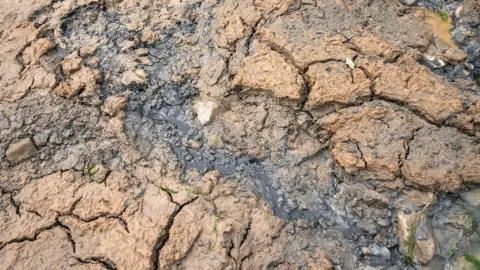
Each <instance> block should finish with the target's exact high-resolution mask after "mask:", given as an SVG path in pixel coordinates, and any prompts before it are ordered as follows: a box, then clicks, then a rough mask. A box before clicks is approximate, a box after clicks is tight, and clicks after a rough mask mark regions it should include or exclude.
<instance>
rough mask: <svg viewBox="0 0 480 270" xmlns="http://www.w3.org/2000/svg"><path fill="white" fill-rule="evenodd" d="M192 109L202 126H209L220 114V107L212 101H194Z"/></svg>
mask: <svg viewBox="0 0 480 270" xmlns="http://www.w3.org/2000/svg"><path fill="white" fill-rule="evenodd" d="M193 108H194V110H195V112H196V113H197V117H198V120H200V123H202V125H208V124H210V123H211V122H212V121H213V119H214V118H215V116H217V115H218V114H219V112H220V106H218V104H217V103H215V102H213V101H196V102H195V104H194V105H193Z"/></svg>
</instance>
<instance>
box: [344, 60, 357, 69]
mask: <svg viewBox="0 0 480 270" xmlns="http://www.w3.org/2000/svg"><path fill="white" fill-rule="evenodd" d="M345 62H346V63H347V66H348V67H349V68H351V69H355V63H353V61H352V58H345Z"/></svg>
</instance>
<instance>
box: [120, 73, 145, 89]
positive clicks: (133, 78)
mask: <svg viewBox="0 0 480 270" xmlns="http://www.w3.org/2000/svg"><path fill="white" fill-rule="evenodd" d="M139 74H141V73H140V72H139ZM141 75H142V74H141ZM121 83H122V84H124V85H131V84H144V83H145V78H142V77H140V76H138V75H137V72H133V71H131V70H128V71H126V72H125V73H123V76H122V79H121Z"/></svg>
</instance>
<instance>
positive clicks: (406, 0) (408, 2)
mask: <svg viewBox="0 0 480 270" xmlns="http://www.w3.org/2000/svg"><path fill="white" fill-rule="evenodd" d="M417 1H418V0H400V2H402V4H405V5H408V6H411V5H414V4H416V3H417Z"/></svg>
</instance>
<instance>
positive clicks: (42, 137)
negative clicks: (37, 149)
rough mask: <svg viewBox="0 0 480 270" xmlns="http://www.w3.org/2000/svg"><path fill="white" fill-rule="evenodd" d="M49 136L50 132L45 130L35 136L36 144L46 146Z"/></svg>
mask: <svg viewBox="0 0 480 270" xmlns="http://www.w3.org/2000/svg"><path fill="white" fill-rule="evenodd" d="M49 137H50V132H48V131H44V132H41V133H38V134H36V135H35V136H33V140H34V141H35V145H37V146H45V145H46V144H47V142H48V139H49Z"/></svg>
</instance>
